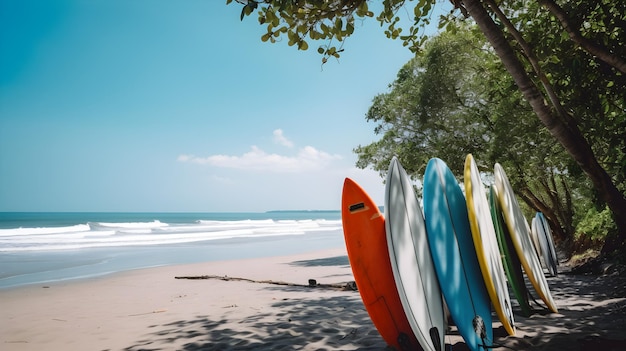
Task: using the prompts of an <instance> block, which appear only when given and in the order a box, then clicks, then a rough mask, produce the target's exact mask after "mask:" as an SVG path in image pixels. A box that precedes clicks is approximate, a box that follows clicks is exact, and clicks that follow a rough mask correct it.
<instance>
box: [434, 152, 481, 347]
mask: <svg viewBox="0 0 626 351" xmlns="http://www.w3.org/2000/svg"><path fill="white" fill-rule="evenodd" d="M424 218H425V222H426V233H427V235H428V244H429V247H430V252H431V254H432V257H433V261H434V264H435V271H436V272H437V277H438V278H439V282H440V284H441V290H442V292H443V296H444V298H445V301H446V305H447V306H448V309H449V310H450V315H451V316H452V319H453V320H454V322H455V324H456V326H457V328H458V330H459V333H460V334H461V336H462V337H463V339H464V340H465V343H466V344H467V346H468V347H469V349H470V350H488V349H489V348H490V347H491V345H492V342H493V330H492V319H491V306H490V303H489V295H488V294H487V289H486V288H485V283H484V280H483V277H482V273H481V271H480V266H479V264H478V259H477V257H476V250H475V247H474V242H473V241H472V233H471V230H470V224H469V219H468V214H467V205H466V203H465V197H464V196H463V192H462V191H461V187H460V186H459V183H458V182H457V180H456V178H455V177H454V175H453V174H452V172H451V171H450V169H449V168H448V166H447V165H446V164H445V163H444V162H443V161H442V160H440V159H438V158H433V159H431V160H430V161H429V162H428V164H427V166H426V171H425V173H424Z"/></svg>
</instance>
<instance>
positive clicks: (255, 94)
mask: <svg viewBox="0 0 626 351" xmlns="http://www.w3.org/2000/svg"><path fill="white" fill-rule="evenodd" d="M239 14H240V7H239V6H238V5H237V4H231V5H228V6H227V5H225V1H219V0H185V1H174V0H131V1H128V0H89V1H86V0H83V1H80V0H75V1H70V0H66V1H61V0H59V1H43V0H42V1H37V0H0V211H209V212H224V211H225V212H231V211H267V210H278V209H289V210H296V209H339V203H340V199H341V187H342V185H343V179H344V178H345V177H351V178H353V179H354V180H355V181H357V182H358V183H359V184H361V185H362V186H363V187H364V188H365V189H366V190H367V191H368V192H369V193H370V195H371V196H372V197H373V198H374V200H375V201H377V202H378V203H380V204H381V205H382V201H383V192H384V185H383V183H382V179H381V178H380V177H379V176H378V174H377V172H374V171H372V170H366V171H363V170H358V169H356V168H355V167H354V164H355V161H356V156H355V155H354V154H353V153H352V149H353V148H354V147H356V146H358V145H359V144H361V145H365V144H368V143H370V142H372V141H374V140H376V138H377V136H376V135H374V133H373V128H374V125H372V124H368V123H367V122H366V121H365V113H366V112H367V109H368V108H369V106H370V104H371V100H372V98H373V97H374V96H375V95H376V94H379V93H383V92H386V91H387V86H388V85H389V83H391V82H392V81H393V80H394V78H395V76H396V73H397V71H398V69H399V68H400V67H401V66H402V65H403V64H404V63H406V62H407V61H408V60H409V59H410V58H411V56H412V54H411V52H410V51H409V50H408V49H406V48H404V47H402V44H401V42H400V41H392V40H390V39H387V38H386V37H385V35H384V34H383V29H382V28H381V27H380V25H379V24H378V22H376V21H375V20H374V19H367V20H365V21H364V22H363V23H360V24H358V25H357V30H356V33H355V35H354V37H352V38H350V39H349V40H348V41H346V43H345V46H344V47H345V49H346V51H345V52H344V53H343V54H342V58H341V59H340V61H339V62H337V61H334V60H331V61H329V62H328V63H327V64H326V65H324V66H323V67H322V65H321V57H320V55H319V54H317V51H316V49H317V47H318V46H319V45H321V44H323V43H322V42H319V43H318V42H310V43H309V44H310V47H311V48H310V49H309V50H308V51H298V50H296V49H295V48H293V47H288V46H287V45H286V42H284V43H277V44H269V43H263V42H261V40H260V36H261V35H262V34H263V30H264V29H263V27H261V26H260V25H259V24H258V22H257V20H256V16H254V15H253V16H251V17H248V18H246V19H244V21H243V22H241V21H240V20H239Z"/></svg>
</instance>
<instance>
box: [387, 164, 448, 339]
mask: <svg viewBox="0 0 626 351" xmlns="http://www.w3.org/2000/svg"><path fill="white" fill-rule="evenodd" d="M385 229H386V232H387V245H388V246H389V256H390V258H391V266H392V270H393V275H394V278H395V281H396V286H397V288H398V293H399V294H400V300H401V301H402V306H403V307H404V311H405V313H406V316H407V318H408V319H409V324H410V325H411V328H412V329H413V332H414V333H415V336H416V337H417V340H418V341H419V343H420V345H421V346H422V348H423V349H424V350H426V351H441V350H443V349H444V346H445V343H444V335H445V319H444V311H443V300H442V297H441V290H440V288H439V282H438V280H437V276H436V274H435V267H434V265H433V260H432V257H431V255H430V250H429V248H428V241H427V237H426V226H425V224H424V218H423V214H422V209H421V207H420V205H419V203H418V201H417V197H416V196H415V191H414V190H413V185H412V184H411V182H410V180H409V177H408V175H407V174H406V171H405V170H404V168H402V166H401V165H400V162H399V161H398V159H397V158H395V157H394V158H393V159H392V160H391V163H390V165H389V172H388V173H387V182H386V187H385Z"/></svg>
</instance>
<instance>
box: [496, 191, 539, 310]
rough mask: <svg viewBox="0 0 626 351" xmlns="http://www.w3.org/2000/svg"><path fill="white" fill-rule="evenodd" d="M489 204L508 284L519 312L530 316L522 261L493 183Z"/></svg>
mask: <svg viewBox="0 0 626 351" xmlns="http://www.w3.org/2000/svg"><path fill="white" fill-rule="evenodd" d="M489 205H490V208H491V218H492V219H493V224H494V228H495V230H496V238H497V239H498V248H499V249H500V255H501V256H502V262H503V263H504V271H505V273H506V276H507V278H508V282H509V285H511V290H513V295H514V296H515V299H516V300H517V303H518V304H519V306H520V309H521V310H522V312H521V314H522V315H523V316H524V317H530V315H531V314H532V308H531V307H530V302H529V300H528V294H529V293H528V289H527V288H526V282H525V281H524V273H523V272H522V263H521V262H520V259H519V256H518V255H517V252H516V251H515V246H514V245H513V241H512V240H511V236H510V234H509V230H508V229H507V227H506V224H505V223H504V218H502V211H501V210H500V204H499V203H498V197H497V195H496V187H495V185H491V186H490V187H489Z"/></svg>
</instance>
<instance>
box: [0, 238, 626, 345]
mask: <svg viewBox="0 0 626 351" xmlns="http://www.w3.org/2000/svg"><path fill="white" fill-rule="evenodd" d="M201 276H211V277H210V278H209V279H176V277H179V278H180V277H201ZM204 278H207V277H204ZM310 279H314V280H315V283H316V284H317V285H316V286H315V287H311V286H309V285H310V283H309V280H310ZM352 280H353V278H352V272H351V270H350V266H349V262H348V258H347V256H346V252H345V249H331V250H324V251H321V252H320V251H318V252H312V253H307V254H300V255H295V256H283V257H272V258H262V259H249V260H239V261H222V262H209V263H201V264H193V265H181V266H167V267H157V268H150V269H143V270H136V271H131V272H125V273H118V274H114V275H110V276H106V277H101V278H97V279H88V280H80V281H67V282H56V283H49V284H45V285H43V284H38V285H32V286H27V287H22V288H15V289H5V290H0V311H2V312H1V314H0V342H1V347H0V348H1V349H2V350H7V351H13V350H16V351H17V350H20V351H21V350H81V351H82V350H129V351H130V350H385V349H386V344H385V342H384V341H383V340H382V338H381V337H380V336H379V334H378V332H377V331H376V329H375V328H374V326H373V324H372V322H371V321H370V319H369V317H368V315H367V312H366V311H365V308H364V307H363V304H362V302H361V299H360V296H359V293H358V292H357V291H354V290H351V289H350V287H349V284H348V283H349V282H351V281H352ZM548 281H549V283H550V287H551V290H552V294H553V296H554V299H555V300H556V302H557V304H558V307H559V313H557V314H555V313H548V312H547V310H542V309H541V307H540V306H539V305H536V304H535V305H534V307H535V308H537V309H538V310H539V313H536V314H533V315H532V316H531V317H529V318H524V317H521V316H520V315H519V314H518V315H516V316H515V318H516V324H517V335H516V336H506V335H505V332H504V329H503V328H502V327H501V325H500V324H499V322H495V323H494V335H495V343H496V344H497V345H499V347H496V348H495V349H496V350H507V349H513V350H564V349H565V350H594V351H596V350H626V341H625V339H626V336H625V335H624V330H626V278H625V277H617V276H584V275H572V274H560V275H559V276H558V277H551V278H548ZM346 285H348V286H346ZM494 320H497V319H494ZM449 334H450V335H448V336H446V339H445V340H446V343H447V344H448V345H447V347H446V350H455V351H456V350H464V349H466V348H465V345H464V343H463V341H462V339H461V338H460V337H459V336H458V335H457V334H456V333H455V330H454V327H451V330H450V333H449Z"/></svg>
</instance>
